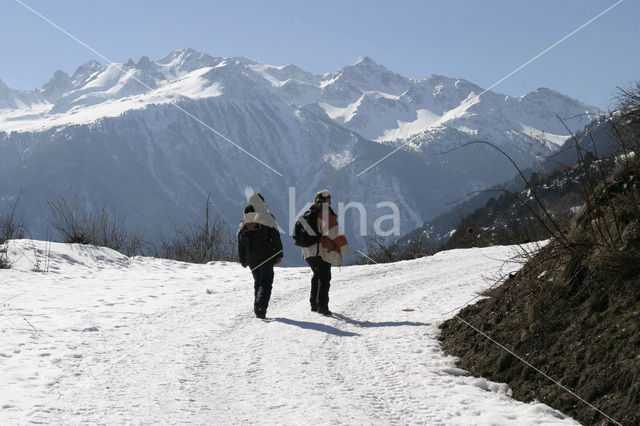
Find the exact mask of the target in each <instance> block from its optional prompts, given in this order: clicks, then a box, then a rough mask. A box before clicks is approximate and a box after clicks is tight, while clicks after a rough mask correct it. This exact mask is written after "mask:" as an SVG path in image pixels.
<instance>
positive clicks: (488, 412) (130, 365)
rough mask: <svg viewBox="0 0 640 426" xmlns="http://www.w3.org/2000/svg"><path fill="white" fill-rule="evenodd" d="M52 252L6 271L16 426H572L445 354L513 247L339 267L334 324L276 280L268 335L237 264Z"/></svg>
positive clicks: (6, 330)
mask: <svg viewBox="0 0 640 426" xmlns="http://www.w3.org/2000/svg"><path fill="white" fill-rule="evenodd" d="M46 252H47V246H46V245H45V243H39V242H34V243H32V242H30V241H24V240H23V241H15V242H11V246H10V251H9V255H10V256H11V258H12V259H14V260H17V261H16V263H15V265H14V267H13V269H11V270H0V394H1V395H0V423H2V424H7V423H10V424H13V423H18V424H23V423H30V422H44V423H58V424H59V423H79V422H91V423H94V422H97V423H106V424H122V423H135V424H151V423H161V424H168V423H181V422H187V423H195V424H238V423H262V424H265V423H266V424H274V423H275V424H301V423H305V424H429V425H433V424H514V425H515V424H518V425H522V424H558V423H562V424H573V423H574V422H573V421H572V420H571V419H566V418H564V416H562V415H561V414H560V413H558V412H556V411H554V410H552V409H550V408H549V407H547V406H545V405H542V404H523V403H520V402H518V401H515V400H513V399H511V398H510V397H509V396H508V394H509V390H508V388H507V386H506V385H503V384H496V383H492V382H489V381H487V380H484V379H478V378H473V377H471V376H468V375H466V374H465V372H463V371H461V370H459V369H456V368H455V366H454V359H453V358H452V357H449V356H446V355H444V354H443V353H442V351H441V349H440V345H439V343H438V341H437V335H438V328H437V325H438V324H439V323H440V322H441V321H443V320H444V319H445V318H446V317H450V316H452V315H453V314H448V315H447V316H445V315H444V313H446V312H448V311H451V310H452V309H454V308H456V307H458V306H459V305H460V304H462V303H464V302H466V301H468V300H469V299H471V298H472V297H473V296H474V294H475V293H476V292H478V291H480V290H482V289H484V288H486V287H487V286H488V285H489V284H488V283H487V281H485V280H484V279H483V278H482V276H483V275H484V276H488V275H492V274H496V273H498V271H499V270H500V268H502V267H504V264H503V262H502V261H501V259H502V260H504V259H507V258H508V257H509V256H510V254H511V253H513V249H512V248H509V247H493V248H487V249H470V250H456V251H450V252H443V253H440V254H438V255H436V256H433V257H428V258H423V259H419V260H415V261H408V262H400V263H396V264H386V265H373V266H352V267H343V268H341V269H338V268H333V280H332V289H331V303H330V307H331V309H332V310H333V311H334V316H333V317H323V316H320V315H318V314H316V313H313V312H310V311H309V307H308V305H309V303H308V287H309V285H308V282H309V270H308V268H278V269H276V279H275V283H274V291H273V296H272V301H271V304H270V307H269V311H268V314H267V317H268V319H267V320H266V321H261V320H258V319H256V318H254V317H253V313H252V291H253V290H252V283H251V280H250V276H251V275H250V273H249V271H248V270H246V269H242V268H241V267H240V266H239V265H237V264H233V263H220V262H219V263H212V264H209V265H190V264H184V263H178V262H171V261H167V260H159V259H152V258H132V259H129V258H127V257H125V256H122V255H120V254H118V253H115V252H113V251H110V250H107V249H102V248H93V247H83V246H77V245H65V244H53V245H52V246H51V252H50V256H46ZM36 259H37V260H36ZM47 259H48V262H49V265H48V268H49V272H46V273H43V272H33V271H32V269H33V268H34V266H36V264H37V265H38V266H39V268H40V269H44V268H46V267H47ZM507 267H509V266H507ZM510 267H512V268H513V267H514V266H513V265H511V266H510ZM34 328H35V330H34Z"/></svg>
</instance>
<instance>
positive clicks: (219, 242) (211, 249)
mask: <svg viewBox="0 0 640 426" xmlns="http://www.w3.org/2000/svg"><path fill="white" fill-rule="evenodd" d="M174 228H175V236H174V238H173V240H172V241H170V242H163V243H162V246H161V248H160V250H159V253H158V254H159V256H160V257H164V258H167V259H173V260H179V261H182V262H190V263H207V262H211V261H214V260H234V259H235V258H236V251H235V250H236V248H235V239H234V238H233V235H232V234H231V233H230V232H229V231H228V230H227V224H226V222H225V221H224V220H223V219H222V218H221V217H220V216H217V215H216V216H213V217H212V216H211V203H210V199H209V197H208V196H207V200H206V206H205V209H204V218H203V221H202V222H201V223H197V224H194V225H192V226H190V227H187V228H179V227H178V226H177V225H175V224H174Z"/></svg>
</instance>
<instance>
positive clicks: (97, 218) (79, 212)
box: [48, 197, 144, 256]
mask: <svg viewBox="0 0 640 426" xmlns="http://www.w3.org/2000/svg"><path fill="white" fill-rule="evenodd" d="M48 204H49V209H50V213H51V225H52V226H53V227H54V229H56V230H57V231H58V232H59V233H60V235H61V236H62V238H63V241H64V242H65V243H78V244H91V245H95V246H101V247H108V248H110V249H113V250H116V251H119V252H122V253H125V254H126V255H129V256H134V255H138V254H141V253H142V249H143V245H144V243H143V241H142V238H141V237H140V236H139V235H138V234H135V233H130V232H129V231H127V228H126V226H125V225H124V223H123V222H122V220H120V218H118V217H117V216H116V215H115V214H113V213H109V212H108V211H107V208H106V207H105V206H102V207H99V208H98V207H94V208H91V207H89V206H88V205H87V203H86V202H80V201H79V200H78V198H77V197H76V198H75V199H74V201H73V203H71V204H69V203H68V202H67V201H66V200H65V199H64V198H61V199H60V200H59V201H55V202H52V201H49V203H48Z"/></svg>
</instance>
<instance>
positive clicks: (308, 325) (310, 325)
mask: <svg viewBox="0 0 640 426" xmlns="http://www.w3.org/2000/svg"><path fill="white" fill-rule="evenodd" d="M273 320H274V321H277V322H281V323H283V324H289V325H295V326H297V327H300V328H305V329H307V330H315V331H322V332H324V333H327V334H333V335H336V336H342V337H353V336H359V334H358V333H351V332H349V331H344V330H340V329H339V328H335V327H332V326H330V325H326V324H320V323H317V322H309V321H296V320H291V319H288V318H274V319H273Z"/></svg>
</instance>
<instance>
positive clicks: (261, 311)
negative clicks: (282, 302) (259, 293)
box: [255, 307, 267, 319]
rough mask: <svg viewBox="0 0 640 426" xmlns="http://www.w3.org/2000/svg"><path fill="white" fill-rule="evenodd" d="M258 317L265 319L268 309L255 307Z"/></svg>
mask: <svg viewBox="0 0 640 426" xmlns="http://www.w3.org/2000/svg"><path fill="white" fill-rule="evenodd" d="M255 313H256V318H260V319H264V318H265V317H266V316H267V310H266V309H265V308H261V307H256V308H255Z"/></svg>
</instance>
